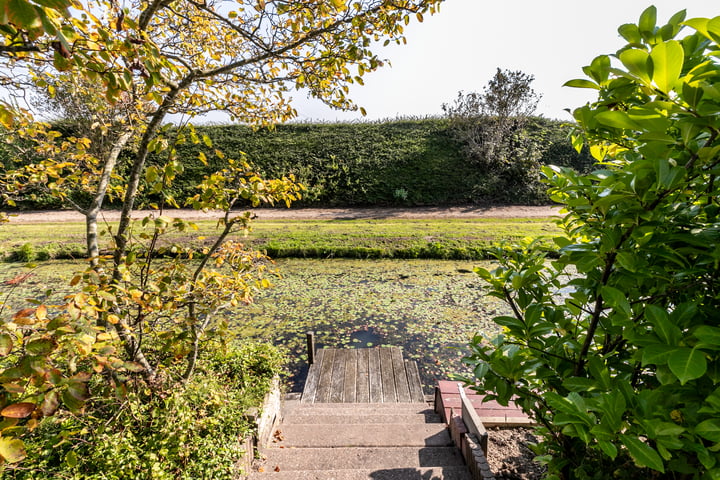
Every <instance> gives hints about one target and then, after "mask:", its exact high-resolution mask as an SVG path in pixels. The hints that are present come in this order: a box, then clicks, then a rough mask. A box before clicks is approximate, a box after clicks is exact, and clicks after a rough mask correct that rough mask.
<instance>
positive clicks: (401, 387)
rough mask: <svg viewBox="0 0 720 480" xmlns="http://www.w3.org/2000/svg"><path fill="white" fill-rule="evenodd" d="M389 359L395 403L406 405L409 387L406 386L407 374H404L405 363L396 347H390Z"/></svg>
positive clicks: (400, 351) (408, 398) (408, 399)
mask: <svg viewBox="0 0 720 480" xmlns="http://www.w3.org/2000/svg"><path fill="white" fill-rule="evenodd" d="M390 357H391V358H392V365H393V377H395V391H396V392H397V401H398V402H404V403H407V402H409V401H410V387H409V386H408V378H407V373H405V362H403V354H402V350H400V349H399V348H398V347H392V348H391V349H390Z"/></svg>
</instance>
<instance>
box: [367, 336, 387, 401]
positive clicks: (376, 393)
mask: <svg viewBox="0 0 720 480" xmlns="http://www.w3.org/2000/svg"><path fill="white" fill-rule="evenodd" d="M368 388H369V390H370V392H369V394H370V403H380V402H382V399H383V393H382V392H383V390H382V376H381V374H380V349H379V348H372V349H370V351H368Z"/></svg>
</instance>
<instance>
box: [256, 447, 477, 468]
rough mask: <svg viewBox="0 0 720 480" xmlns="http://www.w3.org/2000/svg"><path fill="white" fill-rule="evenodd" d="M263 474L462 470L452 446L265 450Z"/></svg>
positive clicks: (456, 451)
mask: <svg viewBox="0 0 720 480" xmlns="http://www.w3.org/2000/svg"><path fill="white" fill-rule="evenodd" d="M263 455H264V456H265V459H266V461H265V466H264V468H265V471H266V472H274V471H275V468H276V467H278V468H279V470H280V471H281V472H285V471H295V470H321V471H326V470H327V471H329V470H348V469H368V468H372V469H374V470H388V469H408V468H410V469H418V468H430V467H461V466H462V467H464V465H465V463H464V461H463V458H462V455H461V454H460V452H459V451H458V449H457V448H455V447H420V448H418V447H384V448H382V447H356V448H268V449H265V450H264V451H263Z"/></svg>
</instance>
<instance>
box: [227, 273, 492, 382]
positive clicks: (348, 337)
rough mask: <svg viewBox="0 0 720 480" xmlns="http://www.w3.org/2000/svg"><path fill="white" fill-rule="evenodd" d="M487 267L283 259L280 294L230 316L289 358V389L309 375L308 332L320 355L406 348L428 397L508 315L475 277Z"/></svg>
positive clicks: (241, 329) (270, 294)
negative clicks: (478, 337)
mask: <svg viewBox="0 0 720 480" xmlns="http://www.w3.org/2000/svg"><path fill="white" fill-rule="evenodd" d="M488 263H489V262H474V263H468V262H462V261H435V260H433V261H430V260H296V259H295V260H291V259H287V260H280V261H278V263H277V266H278V267H279V270H280V271H281V273H282V277H281V278H278V279H277V280H275V282H274V284H275V288H273V289H271V290H266V291H264V292H262V293H261V294H260V295H258V296H257V297H256V299H255V303H254V304H252V305H249V306H247V307H244V308H243V309H242V310H240V311H236V312H234V313H233V315H232V322H233V324H235V325H237V328H238V333H239V334H240V335H241V336H250V337H255V338H260V339H264V340H267V341H272V342H274V343H276V344H280V345H283V346H285V347H287V348H288V349H289V350H290V352H291V359H292V360H291V365H290V371H291V377H290V381H291V386H292V389H293V390H296V391H297V390H300V389H301V388H302V383H303V380H304V374H305V372H306V371H307V352H306V343H305V341H306V339H305V333H306V332H308V331H314V332H315V335H316V341H317V345H318V347H319V348H322V347H323V346H327V347H335V348H337V347H374V346H378V345H395V346H402V347H403V349H404V352H405V356H406V358H410V359H413V360H416V361H417V362H418V366H419V367H420V372H421V376H422V380H423V383H424V384H425V386H426V389H427V390H428V391H429V390H430V388H431V387H432V385H434V383H435V380H436V379H438V378H448V376H449V375H451V374H453V373H459V372H462V371H464V370H463V365H462V362H461V358H462V357H463V356H464V355H465V353H466V352H467V345H468V343H469V341H470V339H471V338H472V336H473V335H475V334H476V333H478V332H485V333H486V334H494V333H496V332H497V331H498V327H497V326H496V325H495V324H494V323H492V321H491V319H492V317H493V316H495V315H498V314H501V313H502V312H503V311H504V308H505V306H504V304H503V303H502V302H500V301H499V300H498V299H495V298H492V297H488V296H486V295H484V293H483V288H482V282H481V281H480V279H479V278H478V277H477V275H475V274H474V273H473V272H472V268H473V267H475V266H479V265H484V266H487V264H488Z"/></svg>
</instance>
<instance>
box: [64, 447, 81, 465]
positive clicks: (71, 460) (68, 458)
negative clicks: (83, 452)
mask: <svg viewBox="0 0 720 480" xmlns="http://www.w3.org/2000/svg"><path fill="white" fill-rule="evenodd" d="M77 463H78V457H77V453H75V451H74V450H70V451H69V452H68V453H66V454H65V464H66V465H67V466H68V467H70V468H74V467H76V466H77Z"/></svg>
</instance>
